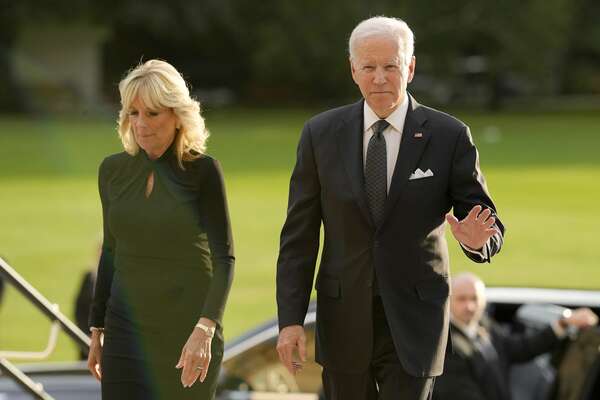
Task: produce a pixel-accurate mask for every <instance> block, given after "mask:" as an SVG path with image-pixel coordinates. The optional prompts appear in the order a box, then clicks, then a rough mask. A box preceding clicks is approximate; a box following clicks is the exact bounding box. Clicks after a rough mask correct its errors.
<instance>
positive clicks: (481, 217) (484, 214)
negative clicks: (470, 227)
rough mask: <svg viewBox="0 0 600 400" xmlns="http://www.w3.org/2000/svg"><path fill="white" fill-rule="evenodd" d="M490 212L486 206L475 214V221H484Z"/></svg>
mask: <svg viewBox="0 0 600 400" xmlns="http://www.w3.org/2000/svg"><path fill="white" fill-rule="evenodd" d="M490 214H492V210H490V209H489V208H486V209H485V210H483V211H482V212H481V213H480V214H479V215H478V216H477V221H480V222H482V223H485V222H486V221H487V219H488V217H489V216H490Z"/></svg>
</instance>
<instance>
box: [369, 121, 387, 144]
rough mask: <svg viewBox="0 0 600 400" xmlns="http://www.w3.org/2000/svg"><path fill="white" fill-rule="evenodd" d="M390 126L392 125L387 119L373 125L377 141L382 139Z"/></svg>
mask: <svg viewBox="0 0 600 400" xmlns="http://www.w3.org/2000/svg"><path fill="white" fill-rule="evenodd" d="M388 126H390V123H389V122H387V121H386V120H385V119H380V120H379V121H377V122H375V123H374V124H373V134H374V135H375V136H377V139H381V134H382V133H383V131H384V130H385V128H387V127H388Z"/></svg>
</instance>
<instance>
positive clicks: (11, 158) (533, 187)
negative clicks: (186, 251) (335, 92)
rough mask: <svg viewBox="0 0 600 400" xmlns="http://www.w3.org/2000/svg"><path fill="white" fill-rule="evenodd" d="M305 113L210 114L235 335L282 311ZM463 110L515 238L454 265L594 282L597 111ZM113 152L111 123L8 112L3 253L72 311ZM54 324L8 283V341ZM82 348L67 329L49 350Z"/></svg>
mask: <svg viewBox="0 0 600 400" xmlns="http://www.w3.org/2000/svg"><path fill="white" fill-rule="evenodd" d="M310 114H311V113H310V112H309V111H302V110H270V111H269V110H229V111H213V112H209V113H208V114H207V123H208V126H209V128H210V130H211V132H212V137H211V138H210V141H209V153H210V154H212V155H213V156H215V157H216V158H218V159H219V160H220V161H221V164H222V166H223V169H224V173H225V177H226V183H227V189H228V195H229V202H230V208H231V215H232V221H233V229H234V236H235V245H236V258H237V261H236V276H235V281H234V286H233V289H232V292H231V297H230V300H229V304H228V308H227V312H226V315H225V329H226V336H227V337H228V338H231V337H232V336H235V335H237V334H239V333H241V332H243V331H244V330H245V329H248V328H250V327H252V326H254V325H255V324H256V323H258V322H260V321H263V320H265V319H267V318H271V317H273V316H274V315H275V301H274V296H275V287H274V286H275V285H274V282H275V260H276V257H277V250H278V240H279V230H280V228H281V225H282V223H283V220H284V217H285V210H286V202H287V185H288V179H289V173H290V170H291V168H292V166H293V163H294V158H295V147H296V142H297V139H298V135H299V132H300V129H301V128H302V125H303V122H304V120H305V119H306V118H307V117H308V116H309V115H310ZM457 115H458V116H459V117H460V118H461V119H463V120H464V121H465V122H467V123H468V124H469V125H470V126H471V129H472V133H473V136H474V138H475V141H476V143H477V145H478V147H479V149H480V154H481V164H482V167H483V170H484V172H485V174H486V177H487V180H488V185H489V188H490V191H491V193H492V195H493V197H494V199H495V201H496V204H497V206H498V208H499V212H500V216H501V218H502V220H503V222H504V223H505V225H506V227H507V234H506V243H505V247H504V248H503V251H502V252H501V253H500V254H499V255H498V256H497V257H495V259H494V261H493V263H492V264H486V265H478V264H473V263H470V262H469V261H468V260H467V259H466V257H464V256H462V254H461V252H460V250H459V249H458V246H457V245H456V243H455V242H454V240H453V239H451V238H450V240H449V242H450V250H451V253H452V267H451V269H452V272H454V273H455V272H457V271H460V270H466V269H469V270H472V271H474V272H476V273H478V274H480V275H481V276H483V277H484V278H485V280H486V281H487V282H488V283H489V284H493V285H519V286H525V285H527V286H548V287H553V286H559V287H575V288H590V289H597V288H598V287H599V286H600V269H599V268H598V266H599V263H598V261H597V258H596V254H595V250H596V247H595V246H596V245H597V244H596V241H597V239H598V238H599V237H600V211H599V209H598V204H600V184H599V182H600V156H599V155H598V150H599V149H600V136H599V135H598V128H599V127H600V115H599V114H598V113H596V114H593V113H544V114H534V115H532V114H524V113H523V114H519V113H516V114H469V113H457ZM117 151H120V142H119V141H118V138H117V136H116V131H115V127H114V126H113V123H112V121H111V120H110V119H108V120H88V119H84V118H77V119H73V118H70V119H24V118H16V117H15V118H9V117H4V118H2V119H0V255H1V256H2V257H3V258H5V259H6V260H7V261H8V262H9V263H10V264H11V265H12V266H13V267H15V268H16V269H17V270H18V271H19V272H20V273H21V274H22V275H23V276H24V277H25V278H27V279H28V280H29V281H30V282H31V283H32V284H33V285H34V286H35V287H36V288H38V289H39V290H40V291H41V292H42V293H43V294H44V295H45V296H46V297H47V298H48V299H49V300H50V301H52V302H55V303H57V304H59V305H60V309H61V310H62V311H63V312H64V313H66V314H67V315H68V316H72V314H73V302H74V297H75V294H76V292H77V289H78V285H79V281H80V278H81V275H82V273H83V271H85V270H86V269H88V268H91V267H93V266H94V263H95V259H96V256H97V247H98V245H99V242H100V240H101V238H100V232H101V220H100V204H99V200H98V196H97V188H96V172H97V167H98V165H99V163H100V161H101V160H102V158H103V157H104V156H105V155H107V154H110V153H113V152H117ZM47 329H49V324H48V323H47V322H46V321H45V320H44V318H43V317H41V316H40V315H39V314H38V313H37V312H36V311H35V310H34V309H33V308H32V307H31V306H30V305H28V304H27V303H26V302H25V301H24V300H23V299H22V298H21V297H19V296H18V295H17V294H16V292H15V291H14V290H12V289H9V290H8V292H7V293H6V296H5V301H4V303H3V304H2V306H1V308H0V350H14V349H41V348H43V347H44V346H45V340H46V338H45V333H46V331H47ZM75 354H76V351H75V347H74V346H73V345H71V344H69V343H68V339H66V338H65V337H61V339H60V342H59V348H58V349H57V352H56V353H55V355H54V356H53V359H55V360H58V359H61V360H64V359H73V358H74V357H75Z"/></svg>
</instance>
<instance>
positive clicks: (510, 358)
mask: <svg viewBox="0 0 600 400" xmlns="http://www.w3.org/2000/svg"><path fill="white" fill-rule="evenodd" d="M485 305H486V299H485V285H484V284H483V281H482V280H481V279H479V278H478V277H477V276H476V275H473V274H471V273H462V274H460V275H458V276H456V277H453V278H452V297H451V300H450V320H451V325H450V335H451V337H452V344H453V347H454V352H452V353H448V355H447V358H446V366H445V369H444V374H443V375H442V376H440V377H439V378H438V380H437V381H436V385H435V390H434V392H433V398H434V399H435V400H454V399H461V400H510V398H511V394H510V384H509V379H508V377H509V367H510V366H511V365H513V364H517V363H522V362H527V361H531V360H532V359H534V358H535V357H537V356H539V355H540V354H543V353H546V352H548V351H550V350H552V349H553V348H555V347H556V346H557V345H558V344H559V343H560V340H561V339H563V338H564V337H566V330H565V329H566V328H567V327H568V326H574V327H576V328H583V329H585V328H589V327H591V326H594V325H596V324H597V323H598V317H597V316H596V314H594V312H593V311H592V310H590V309H589V308H578V309H576V310H573V312H572V313H571V314H570V315H569V316H568V317H565V318H562V319H559V320H557V321H556V322H555V323H553V324H552V325H550V326H548V327H547V328H545V329H543V330H541V331H539V332H534V333H527V334H522V335H518V334H514V333H511V332H507V331H505V330H503V329H502V328H501V327H500V326H498V325H497V324H494V323H492V322H491V321H489V320H488V319H483V314H484V310H485Z"/></svg>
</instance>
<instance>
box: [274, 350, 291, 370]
mask: <svg viewBox="0 0 600 400" xmlns="http://www.w3.org/2000/svg"><path fill="white" fill-rule="evenodd" d="M292 351H293V346H292V345H290V344H279V345H277V352H278V353H279V360H280V361H281V363H282V364H283V365H284V366H285V368H286V369H287V370H288V371H290V373H294V371H293V367H292Z"/></svg>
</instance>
